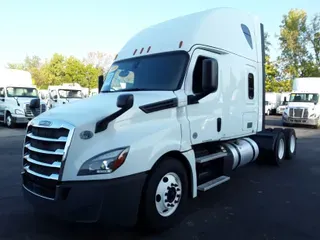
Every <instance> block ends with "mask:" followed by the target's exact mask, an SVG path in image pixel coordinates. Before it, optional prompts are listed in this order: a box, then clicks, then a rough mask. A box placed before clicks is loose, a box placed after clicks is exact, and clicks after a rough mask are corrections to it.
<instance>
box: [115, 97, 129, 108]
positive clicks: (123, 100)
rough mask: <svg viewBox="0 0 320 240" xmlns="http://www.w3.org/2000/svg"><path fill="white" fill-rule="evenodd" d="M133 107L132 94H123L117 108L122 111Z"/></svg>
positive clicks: (119, 98)
mask: <svg viewBox="0 0 320 240" xmlns="http://www.w3.org/2000/svg"><path fill="white" fill-rule="evenodd" d="M132 106H133V95H132V94H121V95H119V96H118V99H117V107H118V108H122V109H129V108H131V107H132Z"/></svg>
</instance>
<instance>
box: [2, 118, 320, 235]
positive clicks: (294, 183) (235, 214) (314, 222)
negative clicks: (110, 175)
mask: <svg viewBox="0 0 320 240" xmlns="http://www.w3.org/2000/svg"><path fill="white" fill-rule="evenodd" d="M267 124H268V125H270V126H281V122H280V118H279V117H276V116H270V117H268V119H267ZM296 131H297V136H298V146H297V147H298V149H297V150H298V152H297V156H296V158H295V159H294V160H290V161H285V163H284V164H283V165H282V166H281V167H280V168H278V167H272V166H266V165H257V164H252V165H250V166H246V167H243V168H241V169H239V170H237V171H235V172H234V173H233V175H232V176H231V181H229V182H227V183H225V184H222V185H220V186H219V187H217V188H214V189H212V190H210V191H208V192H205V193H201V194H200V195H199V197H198V198H197V199H195V200H192V201H190V203H189V205H190V206H189V209H188V213H189V214H188V215H186V217H185V219H184V221H183V222H181V223H180V224H179V225H177V226H176V227H174V228H173V229H170V230H168V231H166V232H164V233H162V234H160V235H157V236H148V237H145V236H141V235H139V234H137V233H134V232H133V230H132V229H117V230H116V229H113V230H110V229H104V228H102V227H101V226H100V225H97V224H71V223H67V222H63V221H59V220H55V219H51V218H46V217H38V216H34V214H33V211H32V208H31V207H30V206H29V205H28V204H27V203H26V202H25V201H24V199H23V198H22V194H21V181H20V171H21V161H22V160H21V153H22V144H23V135H24V127H21V128H19V129H13V130H11V129H6V128H5V127H2V126H0V226H1V227H0V239H19V240H21V239H28V240H29V239H39V240H49V239H50V240H55V239H57V240H58V239H59V240H63V239H68V240H69V239H79V240H80V239H93V238H94V239H96V240H97V239H184V240H186V239H219V240H220V239H223V240H229V239H232V240H233V239H244V240H259V239H262V240H274V239H281V240H282V239H284V240H289V239H290V240H295V239H297V240H304V239H308V240H309V239H316V240H319V239H320V229H319V216H320V184H319V182H320V157H319V156H320V147H319V141H320V130H316V129H311V128H302V127H299V128H296Z"/></svg>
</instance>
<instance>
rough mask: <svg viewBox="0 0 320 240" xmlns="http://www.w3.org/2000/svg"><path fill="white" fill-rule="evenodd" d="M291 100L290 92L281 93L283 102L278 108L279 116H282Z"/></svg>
mask: <svg viewBox="0 0 320 240" xmlns="http://www.w3.org/2000/svg"><path fill="white" fill-rule="evenodd" d="M289 98H290V92H282V93H281V102H280V105H279V106H278V107H277V114H278V115H282V114H283V112H284V110H285V109H286V107H287V106H288V102H289Z"/></svg>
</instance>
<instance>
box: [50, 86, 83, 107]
mask: <svg viewBox="0 0 320 240" xmlns="http://www.w3.org/2000/svg"><path fill="white" fill-rule="evenodd" d="M48 95H49V98H48V100H47V105H48V109H51V108H55V107H58V106H62V105H63V104H67V103H72V102H75V101H78V100H81V99H83V98H84V94H83V88H82V87H81V86H80V85H78V84H73V83H63V84H62V85H59V86H49V87H48Z"/></svg>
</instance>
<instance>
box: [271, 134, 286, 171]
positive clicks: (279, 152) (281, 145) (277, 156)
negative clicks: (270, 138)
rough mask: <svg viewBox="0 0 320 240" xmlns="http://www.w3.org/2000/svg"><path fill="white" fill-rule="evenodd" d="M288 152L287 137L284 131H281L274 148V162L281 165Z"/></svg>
mask: <svg viewBox="0 0 320 240" xmlns="http://www.w3.org/2000/svg"><path fill="white" fill-rule="evenodd" d="M285 154H286V138H285V135H284V133H283V132H282V131H281V132H279V133H278V136H277V139H276V142H275V147H274V149H273V157H272V163H273V164H274V165H277V166H280V165H281V164H282V162H283V160H284V158H285Z"/></svg>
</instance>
